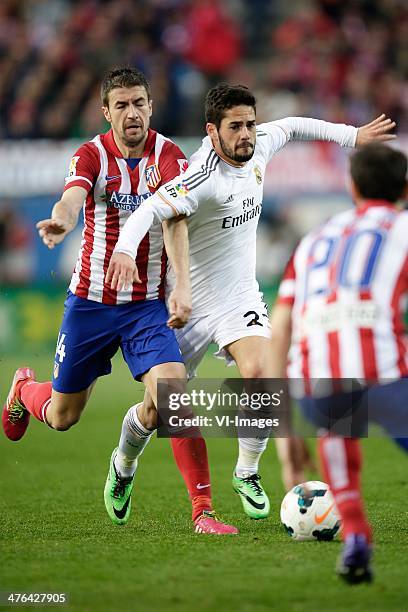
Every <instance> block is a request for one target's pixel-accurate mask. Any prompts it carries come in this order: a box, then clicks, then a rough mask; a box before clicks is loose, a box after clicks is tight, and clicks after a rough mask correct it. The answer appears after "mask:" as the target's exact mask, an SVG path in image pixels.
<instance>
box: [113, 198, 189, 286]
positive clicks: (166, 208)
mask: <svg viewBox="0 0 408 612" xmlns="http://www.w3.org/2000/svg"><path fill="white" fill-rule="evenodd" d="M178 214H179V213H178V211H177V209H176V208H174V207H173V206H171V205H170V204H168V203H166V202H165V201H164V200H163V199H162V196H161V195H160V194H159V193H156V194H155V195H153V196H152V197H151V198H149V199H148V200H145V201H144V202H142V204H141V205H140V206H139V208H137V209H136V210H135V211H134V212H133V213H132V214H131V215H130V217H129V219H128V220H127V221H126V223H125V225H124V226H123V228H122V230H121V232H120V235H119V240H118V241H117V243H116V246H115V248H114V251H113V255H112V257H111V260H110V262H109V267H108V271H107V273H106V284H107V285H109V284H110V287H111V289H113V290H116V291H121V290H122V289H123V288H125V289H127V288H128V287H130V286H131V284H132V283H133V282H136V283H140V282H141V280H140V278H139V273H138V270H137V266H136V254H137V250H138V248H139V244H140V243H141V242H142V240H143V238H144V237H145V235H146V233H147V232H148V231H149V229H150V227H151V225H152V224H153V223H154V221H158V222H159V221H160V222H162V221H164V220H165V219H171V217H174V216H177V215H178Z"/></svg>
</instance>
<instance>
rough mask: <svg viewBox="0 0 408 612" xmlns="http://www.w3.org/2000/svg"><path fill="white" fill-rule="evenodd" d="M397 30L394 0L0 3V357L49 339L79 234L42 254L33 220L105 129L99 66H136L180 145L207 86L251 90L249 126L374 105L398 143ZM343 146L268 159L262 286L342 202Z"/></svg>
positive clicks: (400, 62)
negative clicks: (84, 145) (254, 119)
mask: <svg viewBox="0 0 408 612" xmlns="http://www.w3.org/2000/svg"><path fill="white" fill-rule="evenodd" d="M407 40H408V4H407V2H406V0H309V1H307V0H306V1H305V0H293V1H292V2H286V1H285V0H223V1H221V0H1V2H0V135H1V143H0V165H1V173H2V180H1V182H0V283H1V286H2V290H1V293H0V347H1V355H2V356H3V355H7V354H8V353H10V352H13V353H15V351H16V347H19V350H21V351H25V350H29V352H30V353H32V352H33V350H34V352H38V351H40V352H41V351H50V350H51V349H52V347H53V345H54V343H55V337H56V336H55V333H56V331H57V329H58V326H59V322H60V317H61V311H62V303H63V297H64V291H65V288H66V286H67V283H68V279H69V277H70V274H71V271H72V268H73V263H74V260H75V257H76V251H77V247H78V245H79V240H80V232H81V228H78V229H77V231H75V232H74V233H73V234H71V235H70V236H69V237H68V239H67V240H66V241H65V242H64V244H63V245H62V246H61V247H59V248H57V249H56V250H55V251H48V250H46V249H45V247H44V246H43V245H42V243H41V242H40V240H39V238H38V237H37V235H36V231H35V222H36V221H37V220H39V219H42V218H46V217H48V216H49V213H50V210H51V206H52V204H53V203H54V202H55V201H56V200H57V199H58V197H59V194H60V193H61V190H62V187H63V179H64V176H65V175H66V173H67V167H68V162H69V159H70V157H71V155H72V153H73V152H74V150H75V149H76V147H77V146H78V144H79V143H80V142H81V141H83V140H86V139H87V138H92V137H93V136H94V135H95V134H96V133H98V132H100V131H103V130H105V129H106V127H107V125H106V124H105V123H104V120H103V118H102V114H101V112H100V100H99V83H100V79H101V76H102V74H103V73H104V71H105V70H106V69H107V68H110V67H112V66H113V65H122V64H128V65H132V66H136V67H138V68H140V69H142V70H143V71H144V72H145V73H146V74H147V76H148V78H149V79H150V81H151V83H152V89H153V99H154V113H153V120H152V127H153V128H155V129H157V130H159V131H161V132H163V133H164V134H165V135H168V136H170V137H172V138H174V139H175V140H176V141H177V142H178V143H179V144H180V146H181V147H182V148H183V150H184V151H185V152H186V154H187V155H189V154H190V153H191V152H192V151H193V150H194V149H195V148H196V147H197V145H198V144H199V142H200V138H201V137H202V136H203V134H204V119H203V99H204V95H205V93H206V91H207V89H208V87H209V86H211V85H212V84H214V83H215V82H217V81H220V80H226V81H229V82H240V83H244V84H247V85H248V86H249V87H251V88H252V89H253V90H254V92H255V93H256V96H257V99H258V119H259V121H264V120H272V119H277V118H280V117H283V116H290V115H304V116H312V117H316V118H322V119H326V120H329V121H339V122H346V123H352V124H354V125H362V124H364V123H366V122H367V121H369V120H371V119H372V118H374V117H375V116H377V115H378V114H380V113H381V112H384V113H387V114H388V115H389V116H391V117H392V118H393V119H395V120H396V121H397V122H398V132H399V135H400V138H399V141H398V145H397V146H400V147H403V148H407V145H408V137H407V136H404V133H405V134H407V135H408V112H407V111H408V84H407V74H408V46H407ZM347 155H348V152H347V151H345V150H340V149H339V148H338V147H337V146H334V145H333V146H332V145H328V144H320V143H318V144H313V145H310V144H302V143H299V144H296V143H292V144H290V145H289V146H288V147H286V148H285V150H284V151H283V152H282V153H280V154H279V155H278V156H277V157H276V158H274V160H273V162H272V164H271V165H270V169H269V173H268V175H267V178H266V187H265V200H264V211H263V216H262V219H261V224H260V228H259V240H258V250H259V256H258V277H259V280H260V281H261V283H262V285H263V286H264V288H266V290H267V291H269V290H270V289H271V291H272V292H273V287H274V286H275V284H276V279H277V278H278V277H279V274H280V273H281V271H282V267H283V266H284V264H285V262H286V260H287V257H288V255H289V253H290V251H291V249H292V247H293V245H294V244H295V243H296V241H297V239H298V237H299V236H300V235H301V234H303V233H304V232H305V231H306V230H307V229H308V228H309V227H310V226H311V225H313V224H315V223H316V222H318V221H319V220H320V219H322V218H324V217H327V216H328V215H329V214H332V213H333V212H336V211H337V210H339V209H340V208H342V207H345V206H349V205H350V201H349V198H348V196H347V192H346V185H347V180H346V175H347ZM220 265H222V262H220ZM269 295H270V296H272V295H273V293H270V294H269ZM50 354H51V353H50Z"/></svg>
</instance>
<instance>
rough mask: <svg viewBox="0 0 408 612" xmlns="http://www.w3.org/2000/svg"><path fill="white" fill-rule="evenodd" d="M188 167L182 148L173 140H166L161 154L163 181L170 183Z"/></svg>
mask: <svg viewBox="0 0 408 612" xmlns="http://www.w3.org/2000/svg"><path fill="white" fill-rule="evenodd" d="M187 168H188V161H187V160H186V156H185V155H184V153H183V152H182V150H181V149H180V148H179V147H178V146H177V145H176V144H174V142H172V141H171V140H166V142H165V143H164V145H163V149H162V152H161V155H160V176H161V183H162V184H164V183H168V182H169V181H171V180H173V179H174V178H175V177H176V176H178V175H179V174H182V173H183V172H185V171H186V170H187Z"/></svg>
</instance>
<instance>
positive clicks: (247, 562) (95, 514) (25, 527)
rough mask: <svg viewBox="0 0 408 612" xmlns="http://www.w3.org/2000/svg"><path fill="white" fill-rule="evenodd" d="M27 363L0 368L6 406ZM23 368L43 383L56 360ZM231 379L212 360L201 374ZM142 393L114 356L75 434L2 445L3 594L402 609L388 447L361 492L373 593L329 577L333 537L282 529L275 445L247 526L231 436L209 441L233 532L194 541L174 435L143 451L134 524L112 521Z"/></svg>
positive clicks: (405, 482)
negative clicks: (113, 466)
mask: <svg viewBox="0 0 408 612" xmlns="http://www.w3.org/2000/svg"><path fill="white" fill-rule="evenodd" d="M25 361H26V360H24V359H23V360H22V359H3V360H2V361H1V363H0V366H1V370H0V371H1V378H0V393H1V399H2V401H4V398H5V396H6V395H7V392H8V387H9V384H10V381H11V378H12V376H13V373H14V369H15V368H16V367H17V366H18V365H24V364H25ZM29 363H30V365H32V366H33V367H34V368H36V370H37V374H38V377H39V378H40V379H48V378H49V375H50V370H51V365H52V358H51V355H50V356H49V357H48V356H47V357H44V356H37V357H35V358H34V359H30V360H29ZM227 373H228V376H230V375H231V370H230V369H229V370H228V371H227V370H225V368H224V367H223V366H222V364H221V363H220V362H219V361H216V360H214V359H212V358H210V357H208V358H207V359H206V360H205V361H204V364H203V366H202V368H201V371H200V374H201V375H202V376H205V377H211V376H212V377H215V376H220V377H223V376H225V375H226V374H227ZM142 393H143V391H142V386H141V385H138V384H136V383H134V382H133V381H132V380H131V378H130V375H129V374H128V372H127V370H126V368H125V366H123V365H122V362H121V360H120V359H119V358H118V359H117V360H115V363H114V371H113V373H112V375H111V376H108V377H105V378H104V379H101V380H100V381H99V382H98V385H97V387H96V389H95V392H94V394H93V397H92V398H91V401H90V403H89V405H88V407H87V409H86V410H85V413H84V415H83V417H82V419H81V422H80V423H79V424H78V425H77V426H75V427H73V428H72V429H71V430H70V431H69V432H54V431H50V430H49V429H47V428H46V427H44V426H42V425H41V424H40V423H37V422H34V421H32V423H31V424H30V429H29V431H28V433H27V435H26V437H24V439H23V440H21V442H18V443H12V442H9V441H8V440H6V439H5V438H4V437H1V438H0V466H1V467H0V491H1V496H0V511H1V528H0V532H1V536H0V591H18V592H21V591H24V592H27V591H34V592H44V591H48V592H54V593H56V592H65V593H67V594H68V597H69V604H68V606H66V608H68V609H70V610H71V609H72V610H81V611H82V610H89V611H95V610H102V611H105V610H106V611H111V610H112V611H115V610H126V611H127V610H135V611H140V612H143V611H145V610H146V611H147V610H150V611H152V610H154V611H155V610H165V611H166V612H167V611H170V612H172V611H176V610H177V611H178V610H180V611H186V612H187V611H188V612H191V611H193V610H194V612H200V611H203V610H208V611H211V612H213V611H215V612H216V611H218V610H219V611H221V610H222V611H229V610H237V611H242V612H246V611H248V612H261V611H264V610H265V611H266V610H271V609H272V610H278V611H283V610H294V611H297V610H298V611H302V612H303V611H304V610H316V609H320V610H329V611H330V610H364V611H365V610H381V611H384V610H398V611H401V610H406V609H407V601H408V581H407V576H408V527H407V525H408V511H407V503H406V500H407V498H408V479H407V468H408V463H407V458H406V457H404V456H403V454H402V452H401V451H399V450H398V449H397V448H396V447H394V445H393V444H392V443H391V442H390V441H388V440H385V439H370V440H367V441H365V442H364V450H365V466H366V469H365V471H364V492H365V496H366V499H367V506H368V510H369V514H370V518H371V520H372V522H373V525H374V529H375V537H376V549H375V571H376V579H375V582H374V583H373V584H372V585H370V586H367V585H361V586H354V587H349V586H347V585H344V584H343V583H341V582H340V581H339V580H338V578H337V577H336V576H335V574H334V572H333V567H334V564H335V561H336V558H337V556H338V553H339V551H340V547H341V546H340V543H339V542H332V543H326V542H321V543H318V542H310V543H307V542H306V543H296V542H293V541H291V540H290V539H289V538H288V537H287V536H286V534H285V533H284V532H283V529H282V528H281V526H280V523H279V506H280V501H281V499H282V497H283V494H284V490H283V486H282V484H281V481H280V478H279V470H278V466H277V461H276V456H275V452H274V448H273V443H271V444H270V445H269V448H268V449H267V451H266V453H265V454H264V457H263V459H262V464H261V473H262V477H263V484H264V485H265V488H266V490H267V491H268V492H269V494H270V499H271V506H272V512H271V516H270V517H269V518H268V519H267V520H265V521H251V520H250V519H247V518H246V517H245V516H244V515H243V513H242V511H241V504H240V501H239V499H238V497H237V496H236V495H235V493H233V491H232V488H231V482H230V480H231V474H232V469H233V466H234V462H235V457H236V441H235V440H231V439H226V440H219V439H218V440H215V439H211V440H209V441H208V445H209V456H210V465H211V471H212V480H213V494H214V500H215V505H216V509H217V511H218V513H219V514H220V515H221V516H222V517H223V518H224V519H225V520H227V521H229V522H231V523H233V524H235V525H237V526H238V527H239V529H240V532H241V533H240V535H239V536H238V537H225V538H216V537H215V538H213V537H211V536H197V535H194V534H193V533H192V528H191V522H190V504H189V501H188V497H187V493H186V491H185V488H184V484H183V482H182V480H181V477H180V475H179V473H178V471H177V469H176V467H175V464H174V461H173V458H172V454H171V449H170V445H169V442H168V440H156V439H153V440H152V441H151V443H150V444H149V446H148V447H147V448H146V451H145V453H144V455H143V457H142V458H141V461H140V465H139V470H138V473H137V479H136V484H135V489H134V494H133V504H134V506H133V513H132V517H131V520H130V522H129V524H128V525H127V526H125V527H115V526H114V525H112V524H111V523H110V520H109V518H108V516H107V514H106V512H105V508H104V504H103V488H104V483H105V478H106V474H107V470H108V462H109V457H110V454H111V451H112V448H113V447H114V446H115V445H116V443H117V440H118V437H119V431H120V426H121V421H122V416H123V414H124V412H125V411H126V409H127V408H128V406H129V405H131V404H133V403H135V402H137V401H139V400H140V398H141V397H142ZM309 476H310V477H317V474H309Z"/></svg>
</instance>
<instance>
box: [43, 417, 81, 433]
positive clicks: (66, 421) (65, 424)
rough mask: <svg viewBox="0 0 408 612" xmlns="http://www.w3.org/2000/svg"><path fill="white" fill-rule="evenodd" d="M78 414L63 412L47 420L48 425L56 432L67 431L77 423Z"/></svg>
mask: <svg viewBox="0 0 408 612" xmlns="http://www.w3.org/2000/svg"><path fill="white" fill-rule="evenodd" d="M79 419H80V414H78V413H74V412H63V413H59V414H58V413H57V414H55V415H53V416H52V417H51V418H47V421H48V424H49V425H50V426H51V427H52V428H53V429H56V430H57V431H67V430H68V429H70V428H71V427H72V426H73V425H75V424H76V423H78V421H79Z"/></svg>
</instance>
